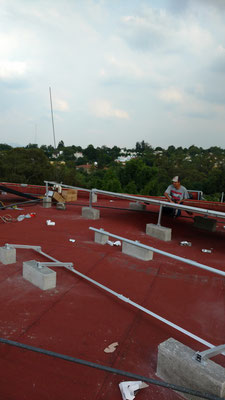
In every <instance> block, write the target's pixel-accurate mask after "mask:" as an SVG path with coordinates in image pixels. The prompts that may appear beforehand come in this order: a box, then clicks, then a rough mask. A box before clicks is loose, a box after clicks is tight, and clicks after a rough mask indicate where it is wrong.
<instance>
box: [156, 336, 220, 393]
mask: <svg viewBox="0 0 225 400" xmlns="http://www.w3.org/2000/svg"><path fill="white" fill-rule="evenodd" d="M194 354H195V351H194V350H192V349H191V348H190V347H187V346H185V345H184V344H183V343H180V342H178V341H177V340H175V339H173V338H170V339H168V340H166V341H165V342H163V343H160V345H159V347H158V360H157V375H158V376H159V377H160V378H161V379H163V380H164V381H166V382H170V383H173V384H175V385H180V386H185V387H187V388H190V389H193V390H198V391H201V392H207V393H210V394H213V395H215V396H219V397H224V396H225V368H223V367H222V366H221V365H219V364H216V363H215V362H213V361H212V360H207V362H206V363H205V364H202V363H198V362H197V361H195V360H193V356H194ZM180 395H182V396H183V397H185V398H187V399H189V400H194V399H197V398H199V397H196V396H191V395H188V394H184V393H180Z"/></svg>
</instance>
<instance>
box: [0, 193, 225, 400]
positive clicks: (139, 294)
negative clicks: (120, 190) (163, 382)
mask: <svg viewBox="0 0 225 400" xmlns="http://www.w3.org/2000/svg"><path fill="white" fill-rule="evenodd" d="M78 201H79V202H81V200H78ZM82 202H83V203H86V205H87V203H88V201H87V200H84V199H82ZM95 206H100V208H99V209H100V219H99V220H86V219H84V218H82V216H81V208H82V206H81V205H78V203H76V204H75V203H74V204H67V209H66V210H65V211H62V210H57V209H56V207H55V205H54V206H53V207H52V208H50V209H46V208H43V207H42V205H41V204H38V205H33V206H31V205H29V207H28V206H21V207H23V210H9V209H8V210H2V211H1V214H0V216H1V217H2V216H4V215H6V214H10V215H11V216H12V217H13V218H15V217H17V216H18V215H20V214H26V213H29V212H35V213H36V216H35V217H34V218H30V219H25V220H23V221H21V222H15V223H14V222H12V223H4V222H2V220H1V222H0V224H1V225H0V226H1V237H0V246H4V245H5V243H13V244H26V245H38V246H41V247H42V250H43V251H44V252H45V253H47V254H49V255H50V256H52V257H54V258H55V259H58V260H59V261H64V262H72V263H73V264H74V268H75V269H77V270H78V271H80V272H81V273H83V274H86V275H87V276H88V277H90V278H92V279H94V280H96V281H98V282H100V283H101V284H103V285H105V286H107V287H109V288H110V289H112V290H114V291H116V292H118V293H121V294H123V295H124V296H126V297H128V298H130V299H131V300H133V301H134V302H136V303H138V304H140V305H142V306H143V307H145V308H147V309H149V310H151V311H153V312H154V313H156V314H159V315H160V316H162V317H164V318H166V319H168V320H170V321H171V322H173V323H175V324H177V325H179V326H181V327H182V328H184V329H186V330H188V331H190V332H192V333H194V334H196V335H197V336H199V337H201V338H203V339H204V340H206V341H208V342H210V343H213V344H215V345H220V344H223V343H224V342H225V280H224V278H223V277H221V276H219V275H216V274H213V273H210V272H207V271H204V270H201V269H198V268H196V267H194V266H191V265H188V264H184V263H181V262H180V261H176V260H172V259H170V258H166V257H165V256H162V255H159V254H154V259H153V260H152V261H141V260H138V259H136V258H133V257H130V256H128V255H125V254H123V253H122V251H121V247H116V246H113V247H111V246H109V245H108V244H106V245H104V246H103V245H100V244H97V243H95V242H94V232H93V231H90V230H89V227H90V226H93V227H95V228H104V229H105V230H106V231H109V232H111V233H114V234H116V235H120V236H123V237H126V238H128V239H131V240H139V241H140V242H141V243H144V244H147V245H149V246H152V247H155V248H158V249H161V250H164V251H167V252H170V253H173V254H176V255H180V256H181V257H186V258H189V259H192V260H195V261H198V262H200V263H202V264H206V265H208V266H211V267H213V268H218V269H220V270H223V271H225V266H224V236H225V230H224V227H223V225H224V221H223V222H222V223H219V222H218V224H217V225H218V226H217V230H216V232H207V231H202V230H198V229H196V228H194V227H193V219H192V218H190V217H188V216H186V214H185V213H184V215H183V216H182V217H180V218H178V219H175V220H174V219H173V218H169V217H167V216H163V217H162V225H163V226H166V227H171V228H172V240H171V241H170V242H162V241H160V240H158V239H154V238H152V237H150V236H147V235H146V234H145V229H146V224H147V223H157V219H158V214H157V210H158V208H157V207H152V206H147V208H146V211H144V212H140V211H129V210H127V209H125V208H128V206H129V202H126V201H119V200H115V199H114V200H113V201H112V200H111V201H110V200H109V199H106V200H103V199H101V200H99V201H98V203H97V204H96V205H95ZM116 208H117V209H116ZM119 208H121V209H119ZM47 219H51V220H52V221H55V226H47V224H46V220H47ZM69 239H75V242H70V241H69ZM183 240H185V241H190V242H191V243H192V246H191V247H182V246H180V241H183ZM203 248H205V249H211V250H212V253H203V252H202V249H203ZM32 259H35V260H37V261H49V260H48V259H46V258H44V257H42V256H41V255H38V254H37V253H36V252H34V251H32V250H17V261H16V263H15V264H11V265H3V264H0V299H1V309H0V320H1V324H0V337H1V338H5V339H10V340H14V341H17V342H21V343H25V344H28V345H31V346H35V347H40V348H43V349H47V350H51V351H54V352H57V353H62V354H65V355H69V356H72V357H76V358H80V359H84V360H87V361H91V362H95V363H98V364H102V365H106V366H110V367H113V368H117V369H121V370H125V371H129V372H132V373H136V374H138V375H143V376H146V377H150V378H155V379H158V378H157V376H156V365H157V348H158V345H159V344H160V343H161V342H163V341H165V340H166V339H168V338H170V337H174V338H175V339H177V340H179V341H181V342H183V343H184V344H185V345H187V346H190V347H191V348H193V349H194V350H196V351H197V350H205V349H206V347H205V346H204V345H202V344H200V343H198V342H196V341H194V340H193V339H191V338H188V337H187V336H185V335H183V334H181V333H180V332H178V331H175V330H174V329H172V328H170V327H169V326H167V325H164V324H162V323H161V322H160V321H158V320H156V319H154V318H152V317H150V316H148V315H147V314H144V313H143V312H141V311H140V310H137V309H136V308H133V307H132V306H131V305H129V304H127V303H124V302H122V301H120V300H119V299H117V298H115V297H114V296H112V295H111V294H109V293H107V292H105V291H103V290H102V289H100V288H98V287H96V286H94V285H93V284H91V283H89V282H87V281H85V280H84V279H82V278H79V277H77V276H76V275H74V274H73V273H72V272H71V271H68V270H66V269H65V268H60V267H55V270H56V271H57V285H56V288H55V289H52V290H47V291H42V290H40V289H39V288H37V287H35V286H33V285H32V284H31V283H29V282H28V281H26V280H24V279H23V277H22V264H23V262H24V261H28V260H32ZM113 342H118V346H117V347H116V350H115V351H114V352H113V353H105V352H104V349H105V348H106V347H107V346H109V345H110V344H111V343H113ZM214 361H217V362H218V363H219V364H220V365H222V366H224V367H225V357H224V356H222V355H220V356H217V357H215V358H214ZM0 365H1V374H0V398H1V399H4V400H18V399H19V400H28V399H29V400H40V399H42V400H52V399H54V400H62V399H67V400H72V399H73V400H74V399H79V400H86V399H87V400H90V399H92V400H112V399H113V400H121V399H122V396H121V393H120V390H119V386H118V384H119V382H121V381H126V380H131V379H127V378H126V377H123V376H119V375H115V374H112V373H108V372H104V371H100V370H97V369H93V368H89V367H86V366H81V365H78V364H74V363H69V362H66V361H63V360H59V359H56V358H52V357H49V356H45V355H41V354H37V353H33V352H30V351H27V350H22V349H18V348H16V347H11V346H9V345H5V344H0ZM136 398H137V399H139V400H147V399H148V400H149V399H151V398H152V399H167V400H170V399H179V398H180V396H179V395H178V394H176V393H175V392H173V391H172V390H169V389H165V388H161V387H159V386H153V385H149V387H148V388H146V389H143V390H141V391H140V392H139V393H138V394H137V396H136Z"/></svg>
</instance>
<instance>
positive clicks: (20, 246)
mask: <svg viewBox="0 0 225 400" xmlns="http://www.w3.org/2000/svg"><path fill="white" fill-rule="evenodd" d="M5 248H6V249H32V250H35V251H37V252H38V253H39V252H40V251H41V247H40V246H30V245H26V244H9V243H6V244H5Z"/></svg>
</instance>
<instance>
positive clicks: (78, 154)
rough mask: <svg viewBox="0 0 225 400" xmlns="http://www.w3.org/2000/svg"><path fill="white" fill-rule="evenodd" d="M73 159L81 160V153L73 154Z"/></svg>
mask: <svg viewBox="0 0 225 400" xmlns="http://www.w3.org/2000/svg"><path fill="white" fill-rule="evenodd" d="M74 157H75V158H76V159H78V158H82V157H83V153H80V152H78V151H77V152H76V153H74Z"/></svg>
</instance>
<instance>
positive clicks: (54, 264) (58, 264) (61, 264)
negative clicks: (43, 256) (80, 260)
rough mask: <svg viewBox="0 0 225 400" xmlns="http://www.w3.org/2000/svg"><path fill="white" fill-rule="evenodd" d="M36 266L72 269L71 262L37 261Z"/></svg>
mask: <svg viewBox="0 0 225 400" xmlns="http://www.w3.org/2000/svg"><path fill="white" fill-rule="evenodd" d="M37 267H38V268H43V267H65V268H68V269H70V270H72V269H73V263H64V262H39V261H37Z"/></svg>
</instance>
